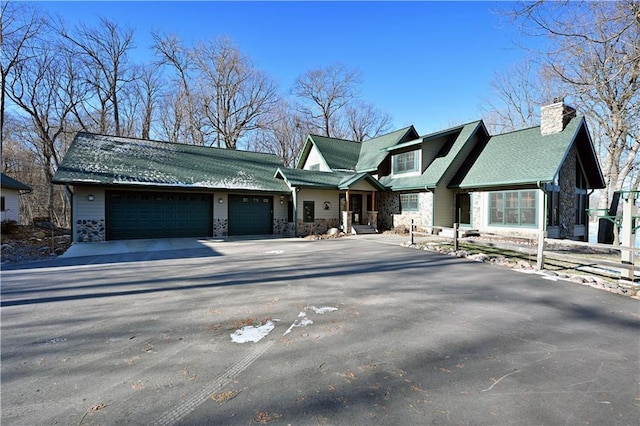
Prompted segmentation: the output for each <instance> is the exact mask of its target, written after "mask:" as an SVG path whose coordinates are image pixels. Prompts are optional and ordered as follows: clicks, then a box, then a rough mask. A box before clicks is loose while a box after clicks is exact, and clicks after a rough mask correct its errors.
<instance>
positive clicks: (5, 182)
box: [0, 173, 32, 191]
mask: <svg viewBox="0 0 640 426" xmlns="http://www.w3.org/2000/svg"><path fill="white" fill-rule="evenodd" d="M0 186H1V187H2V188H7V189H16V190H18V191H31V189H32V188H31V187H30V186H29V185H25V184H24V183H22V182H20V181H18V180H15V179H14V178H12V177H10V176H7V175H5V174H4V173H2V174H1V181H0Z"/></svg>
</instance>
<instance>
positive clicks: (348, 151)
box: [309, 135, 361, 170]
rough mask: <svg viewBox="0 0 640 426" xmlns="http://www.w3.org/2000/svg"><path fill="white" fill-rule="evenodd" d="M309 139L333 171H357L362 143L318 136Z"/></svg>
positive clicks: (310, 136) (311, 136)
mask: <svg viewBox="0 0 640 426" xmlns="http://www.w3.org/2000/svg"><path fill="white" fill-rule="evenodd" d="M309 139H311V141H312V142H313V143H314V144H315V146H316V147H317V148H318V151H319V152H320V154H321V155H322V157H323V158H324V161H326V163H327V166H329V168H330V169H331V170H355V168H356V163H357V162H358V156H359V155H360V146H361V143H359V142H354V141H350V140H346V139H336V138H328V137H326V136H318V135H309Z"/></svg>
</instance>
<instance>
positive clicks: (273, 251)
mask: <svg viewBox="0 0 640 426" xmlns="http://www.w3.org/2000/svg"><path fill="white" fill-rule="evenodd" d="M282 253H284V251H283V250H271V251H268V252H267V254H282Z"/></svg>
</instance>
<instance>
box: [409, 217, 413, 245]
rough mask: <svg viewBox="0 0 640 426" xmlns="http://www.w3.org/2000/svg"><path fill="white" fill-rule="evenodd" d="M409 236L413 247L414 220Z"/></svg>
mask: <svg viewBox="0 0 640 426" xmlns="http://www.w3.org/2000/svg"><path fill="white" fill-rule="evenodd" d="M409 236H410V237H411V245H413V219H411V227H410V228H409Z"/></svg>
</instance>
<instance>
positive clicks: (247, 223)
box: [229, 195, 273, 235]
mask: <svg viewBox="0 0 640 426" xmlns="http://www.w3.org/2000/svg"><path fill="white" fill-rule="evenodd" d="M268 234H273V197H272V196H258V195H229V235H268Z"/></svg>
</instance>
